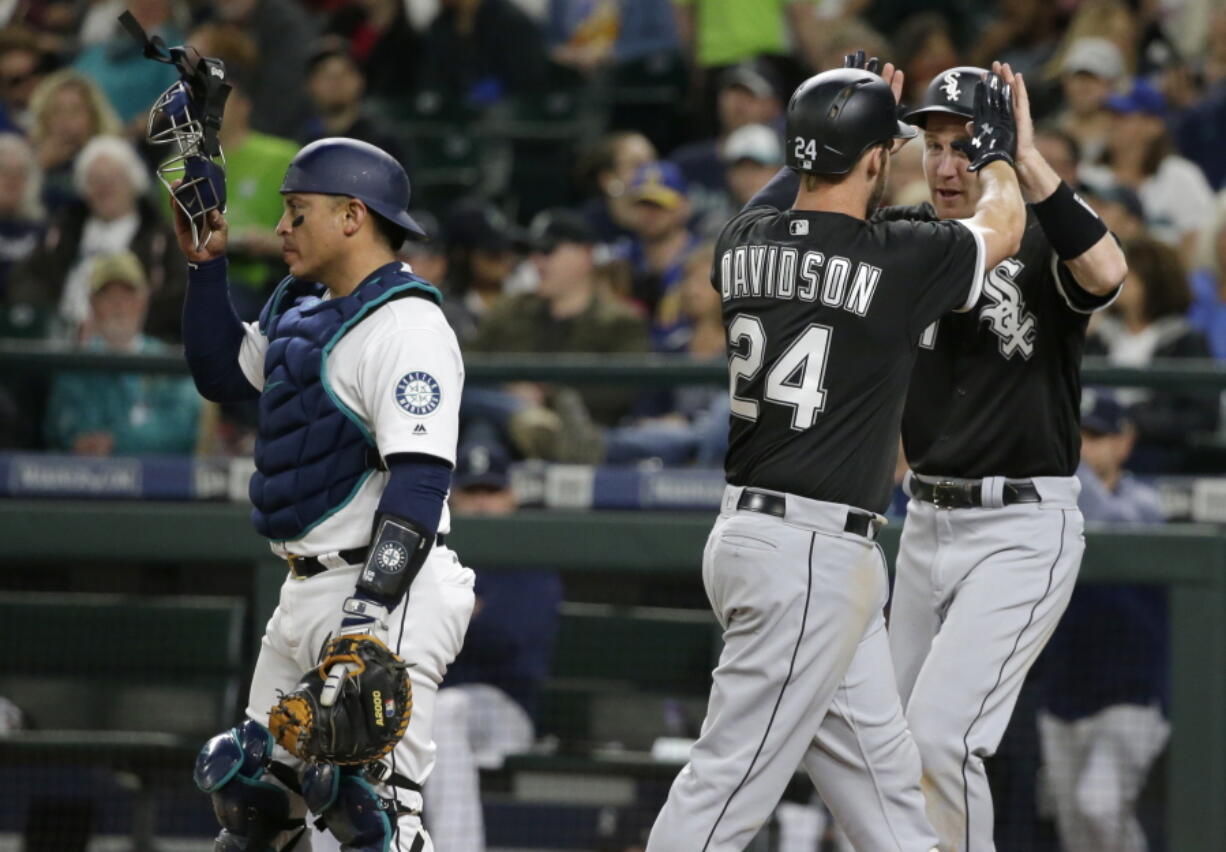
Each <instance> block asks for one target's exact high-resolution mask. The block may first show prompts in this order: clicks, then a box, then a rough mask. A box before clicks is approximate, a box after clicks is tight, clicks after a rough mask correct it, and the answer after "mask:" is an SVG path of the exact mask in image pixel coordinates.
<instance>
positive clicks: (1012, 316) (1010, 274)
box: [979, 257, 1035, 358]
mask: <svg viewBox="0 0 1226 852" xmlns="http://www.w3.org/2000/svg"><path fill="white" fill-rule="evenodd" d="M1024 266H1025V264H1024V263H1022V262H1021V261H1020V260H1018V259H1016V258H1012V257H1010V258H1006V259H1005V260H1002V261H1001V262H1000V263H998V264H997V265H996V267H995V268H994V269H993V270H992V271H991V272H989V273H988V274H987V277H986V279H985V280H984V282H983V292H984V295H986V296H987V297H988V299H990V300H991V302H992V304H990V305H987V306H985V307H984V308H982V309H981V310H980V311H979V318H980V319H981V320H987V321H988V325H989V327H990V328H991V329H992V332H993V333H994V334H995V335H996V336H997V337H999V338H1000V354H1001V355H1003V356H1004V357H1006V358H1012V357H1013V353H1015V352H1020V353H1021V354H1022V357H1023V358H1029V357H1030V356H1031V355H1033V354H1034V335H1035V322H1034V314H1032V313H1030V312H1029V311H1027V310H1026V303H1025V302H1024V301H1022V291H1021V288H1020V287H1018V286H1017V276H1018V275H1019V274H1021V271H1022V269H1023V267H1024Z"/></svg>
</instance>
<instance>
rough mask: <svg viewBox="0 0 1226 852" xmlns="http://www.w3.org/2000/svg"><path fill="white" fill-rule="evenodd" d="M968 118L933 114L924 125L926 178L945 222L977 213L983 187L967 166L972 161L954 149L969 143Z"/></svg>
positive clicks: (933, 204)
mask: <svg viewBox="0 0 1226 852" xmlns="http://www.w3.org/2000/svg"><path fill="white" fill-rule="evenodd" d="M970 138H971V137H970V134H969V133H967V132H966V119H965V118H964V117H962V116H960V115H954V114H953V113H950V112H931V113H928V118H927V120H926V121H925V123H924V177H925V178H926V179H927V180H928V191H929V192H931V193H932V206H933V207H935V208H936V211H937V216H939V217H940V218H942V219H966V218H969V217H970V216H973V215H974V214H975V205H976V204H978V203H979V196H980V195H982V194H983V188H982V187H981V186H980V185H979V175H977V174H976V173H975V172H969V171H967V170H966V167H967V166H969V165H970V160H968V159H967V158H966V155H965V154H963V153H962V152H961V151H957V150H955V149H954V148H953V143H955V142H957V141H959V140H964V141H965V140H969V139H970Z"/></svg>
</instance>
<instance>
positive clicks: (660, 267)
mask: <svg viewBox="0 0 1226 852" xmlns="http://www.w3.org/2000/svg"><path fill="white" fill-rule="evenodd" d="M629 192H630V198H631V199H632V200H633V201H634V203H635V205H636V206H637V207H638V208H639V210H638V214H637V215H636V217H635V221H634V232H635V236H636V239H635V240H634V241H632V242H631V243H630V244H629V246H628V251H627V257H626V259H627V261H628V262H629V264H630V270H631V276H632V281H631V295H632V296H633V297H634V299H635V300H636V301H637V302H639V304H641V305H643V307H644V308H645V310H646V311H647V314H648V316H650V317H651V337H652V348H653V349H654V350H655V351H657V352H680V351H681V350H683V349H684V348H685V344H686V341H687V340H688V339H689V323H688V322H687V321H686V319H685V317H684V316H682V313H681V292H680V289H679V288H678V286H677V285H678V284H680V282H681V278H682V276H683V274H684V265H685V259H686V257H688V256H689V254H690V252H692V251H693V250H694V247H695V246H696V245H697V244H698V241H699V240H698V237H697V236H695V235H694V234H693V233H691V232H690V230H689V227H688V223H689V220H690V203H689V200H688V199H687V198H686V184H685V178H684V177H682V175H681V170H680V169H678V168H677V167H676V166H675V165H673V164H672V163H670V162H667V161H663V162H659V163H648V164H647V165H645V166H642V167H641V168H640V169H639V170H638V171H637V172H636V173H635V175H634V178H633V180H631V181H630V190H629Z"/></svg>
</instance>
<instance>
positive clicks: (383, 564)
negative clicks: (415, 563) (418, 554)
mask: <svg viewBox="0 0 1226 852" xmlns="http://www.w3.org/2000/svg"><path fill="white" fill-rule="evenodd" d="M375 564H376V565H378V566H379V568H380V569H382V570H383V571H386V572H387V573H389V574H395V573H396V572H397V571H400V570H401V569H403V568H404V566H406V565H408V564H409V551H408V550H407V549H406V548H405V546H404V545H403V544H401V543H400V542H398V541H385V542H383V544H381V545H379V549H378V550H376V551H375Z"/></svg>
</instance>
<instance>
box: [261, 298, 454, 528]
mask: <svg viewBox="0 0 1226 852" xmlns="http://www.w3.org/2000/svg"><path fill="white" fill-rule="evenodd" d="M378 280H379V279H378V278H376V279H374V280H373V281H369V282H367V283H368V284H373V283H375V282H377V281H378ZM363 286H365V285H363ZM409 290H424V291H426V292H427V293H434V294H438V290H435V289H434V288H433V287H431V286H430V285H428V284H419V283H417V282H416V281H410V282H409V283H407V284H402V285H400V286H398V287H392V288H390V289H389V290H388V291H387V292H386V293H384V294H383V295H381V296H379V298H377V299H372V300H371V301H369V302H367V303H366V304H365V305H363V306H362V307H361V309H360V310H359V311H358V312H357V313H356V314H354V315H353V316H352V317H350V318H349V320H348V321H347V322H346V323H345V324H344V325H342V326H341V327H340V328H338V329H337V330H336V333H335V334H333V335H332V339H331V340H329V341H328V342H327V343H326V344H325V345H324V348H323V351H322V353H321V354H320V356H319V357H320V365H319V382H320V384H322V385H323V388H324V391H325V392H326V393H327V394H328V398H329V399H331V400H332V404H333V405H335V406H336V407H337V408H338V409H340V411H341V413H342V414H344V415H345V416H346V417H348V418H349V420H350V421H351V422H352V423H353V424H354V425H355V426H357V427H358V429H359V430H361V432H362V437H363V438H365V439H366V443H367V444H369V445H370V446H372V447H374V446H376V444H375V438H374V435H372V434H371V433H370V430H369V429H367V428H366V424H365V423H363V422H362V421H361V419H360V418H359V417H358V416H357V414H355V413H354V412H353V410H352V409H351V408H350V407H349V406H347V405H345V403H343V402H341V400H340V397H338V396H337V395H336V392H335V391H333V390H332V385H331V383H329V381H328V354H329V353H330V352H331V351H332V347H334V346H336V344H337V343H338V342H339V341H340V339H341V338H342V337H344V336H345V334H347V333H348V332H349V331H350V330H351V329H352V328H353V327H354V326H355V325H357V324H358V323H359V322H361V321H362V320H363V319H364V318H365V317H366V316H367V315H369V314H370V312H371V311H373V310H374V309H375V308H378V307H380V306H381V305H383V304H385V303H386V302H388V301H389V300H390V299H392V298H394V297H395V296H398V295H400V294H403V293H405V292H407V291H409ZM438 298H439V299H441V298H442V296H441V294H439V295H438ZM372 473H374V470H373V469H371V470H368V471H366V472H365V473H364V474H362V478H361V479H359V480H358V481H357V484H356V485H354V486H353V490H352V491H350V492H349V494H348V496H346V497H345V499H344V500H343V501H341V503H340V505H338V506H335V507H334V508H332V509H330V510H328V511H327V512H326V513H325V514H323V515H322V516H321V517H319V518H318V519H317V520H316V521H315V522H314V523H312V524H311V525H310V526H309V527H307V528H306V529H304V530H303V531H302V532H300V533H298V535H296V536H295V537H294V538H292V539H291V538H270V539H269V541H270V542H273V543H274V544H284V543H285V542H287V541H298V540H299V539H301V538H302V537H303V536H305V535H306V534H307V533H309V532H310V531H311V530H313V529H315V528H316V527H317V526H319V525H320V524H322V523H323V522H324V521H326V520H328V518H330V517H332V516H333V515H335V514H336V513H337V512H339V511H340V510H341V509H343V508H345V507H346V506H348V505H349V504H350V503H351V502H353V498H354V497H356V496H357V494H358V491H360V490H361V489H362V486H363V485H365V484H366V480H367V479H369V478H370V475H371V474H372Z"/></svg>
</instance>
